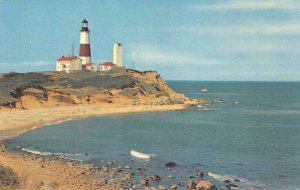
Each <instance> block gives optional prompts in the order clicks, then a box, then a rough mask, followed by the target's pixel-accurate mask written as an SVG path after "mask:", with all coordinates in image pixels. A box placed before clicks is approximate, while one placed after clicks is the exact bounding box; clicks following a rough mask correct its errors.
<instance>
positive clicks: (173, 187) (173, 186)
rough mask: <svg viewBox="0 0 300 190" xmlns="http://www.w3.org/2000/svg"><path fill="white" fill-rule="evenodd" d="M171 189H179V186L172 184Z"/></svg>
mask: <svg viewBox="0 0 300 190" xmlns="http://www.w3.org/2000/svg"><path fill="white" fill-rule="evenodd" d="M169 188H170V189H177V186H176V185H175V184H171V185H170V186H169Z"/></svg>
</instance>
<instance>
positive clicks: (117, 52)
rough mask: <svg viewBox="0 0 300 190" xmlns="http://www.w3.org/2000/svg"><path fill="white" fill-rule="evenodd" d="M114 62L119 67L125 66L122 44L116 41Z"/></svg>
mask: <svg viewBox="0 0 300 190" xmlns="http://www.w3.org/2000/svg"><path fill="white" fill-rule="evenodd" d="M113 63H114V64H116V65H117V66H118V67H122V66H123V61H122V44H120V43H115V44H114V47H113Z"/></svg>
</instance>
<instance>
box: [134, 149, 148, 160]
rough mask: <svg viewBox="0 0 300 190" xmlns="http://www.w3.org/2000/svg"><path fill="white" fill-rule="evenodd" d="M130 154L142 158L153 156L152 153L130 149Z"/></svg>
mask: <svg viewBox="0 0 300 190" xmlns="http://www.w3.org/2000/svg"><path fill="white" fill-rule="evenodd" d="M130 154H131V156H134V157H137V158H142V159H149V158H150V157H151V156H154V155H152V154H145V153H142V152H138V151H135V150H131V151H130Z"/></svg>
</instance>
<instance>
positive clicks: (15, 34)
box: [0, 0, 300, 81]
mask: <svg viewBox="0 0 300 190" xmlns="http://www.w3.org/2000/svg"><path fill="white" fill-rule="evenodd" d="M84 18H86V19H87V20H88V22H89V28H90V31H91V32H90V41H91V54H92V62H93V63H95V64H100V63H102V62H104V61H111V60H112V46H113V44H114V43H115V42H120V43H122V45H123V64H124V66H126V67H128V68H132V65H133V64H132V63H134V65H135V69H139V70H156V71H158V72H159V73H160V74H161V75H162V77H163V78H164V79H167V80H202V81H300V1H299V0H201V1H192V0H185V1H182V0H164V1H161V0H143V1H140V0H126V1H124V0H98V1H96V0H89V1H84V0H82V1H80V0H76V1H73V0H60V1H53V0H43V1H38V0H0V73H3V72H10V71H16V72H29V71H52V70H55V61H56V59H57V58H59V57H60V56H62V55H69V54H71V47H72V44H74V47H75V55H78V48H79V32H80V26H81V21H82V20H83V19H84ZM133 52H134V55H133Z"/></svg>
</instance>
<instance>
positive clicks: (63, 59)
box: [57, 55, 72, 61]
mask: <svg viewBox="0 0 300 190" xmlns="http://www.w3.org/2000/svg"><path fill="white" fill-rule="evenodd" d="M71 60H72V56H70V55H68V56H62V57H60V58H58V59H57V61H71Z"/></svg>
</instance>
